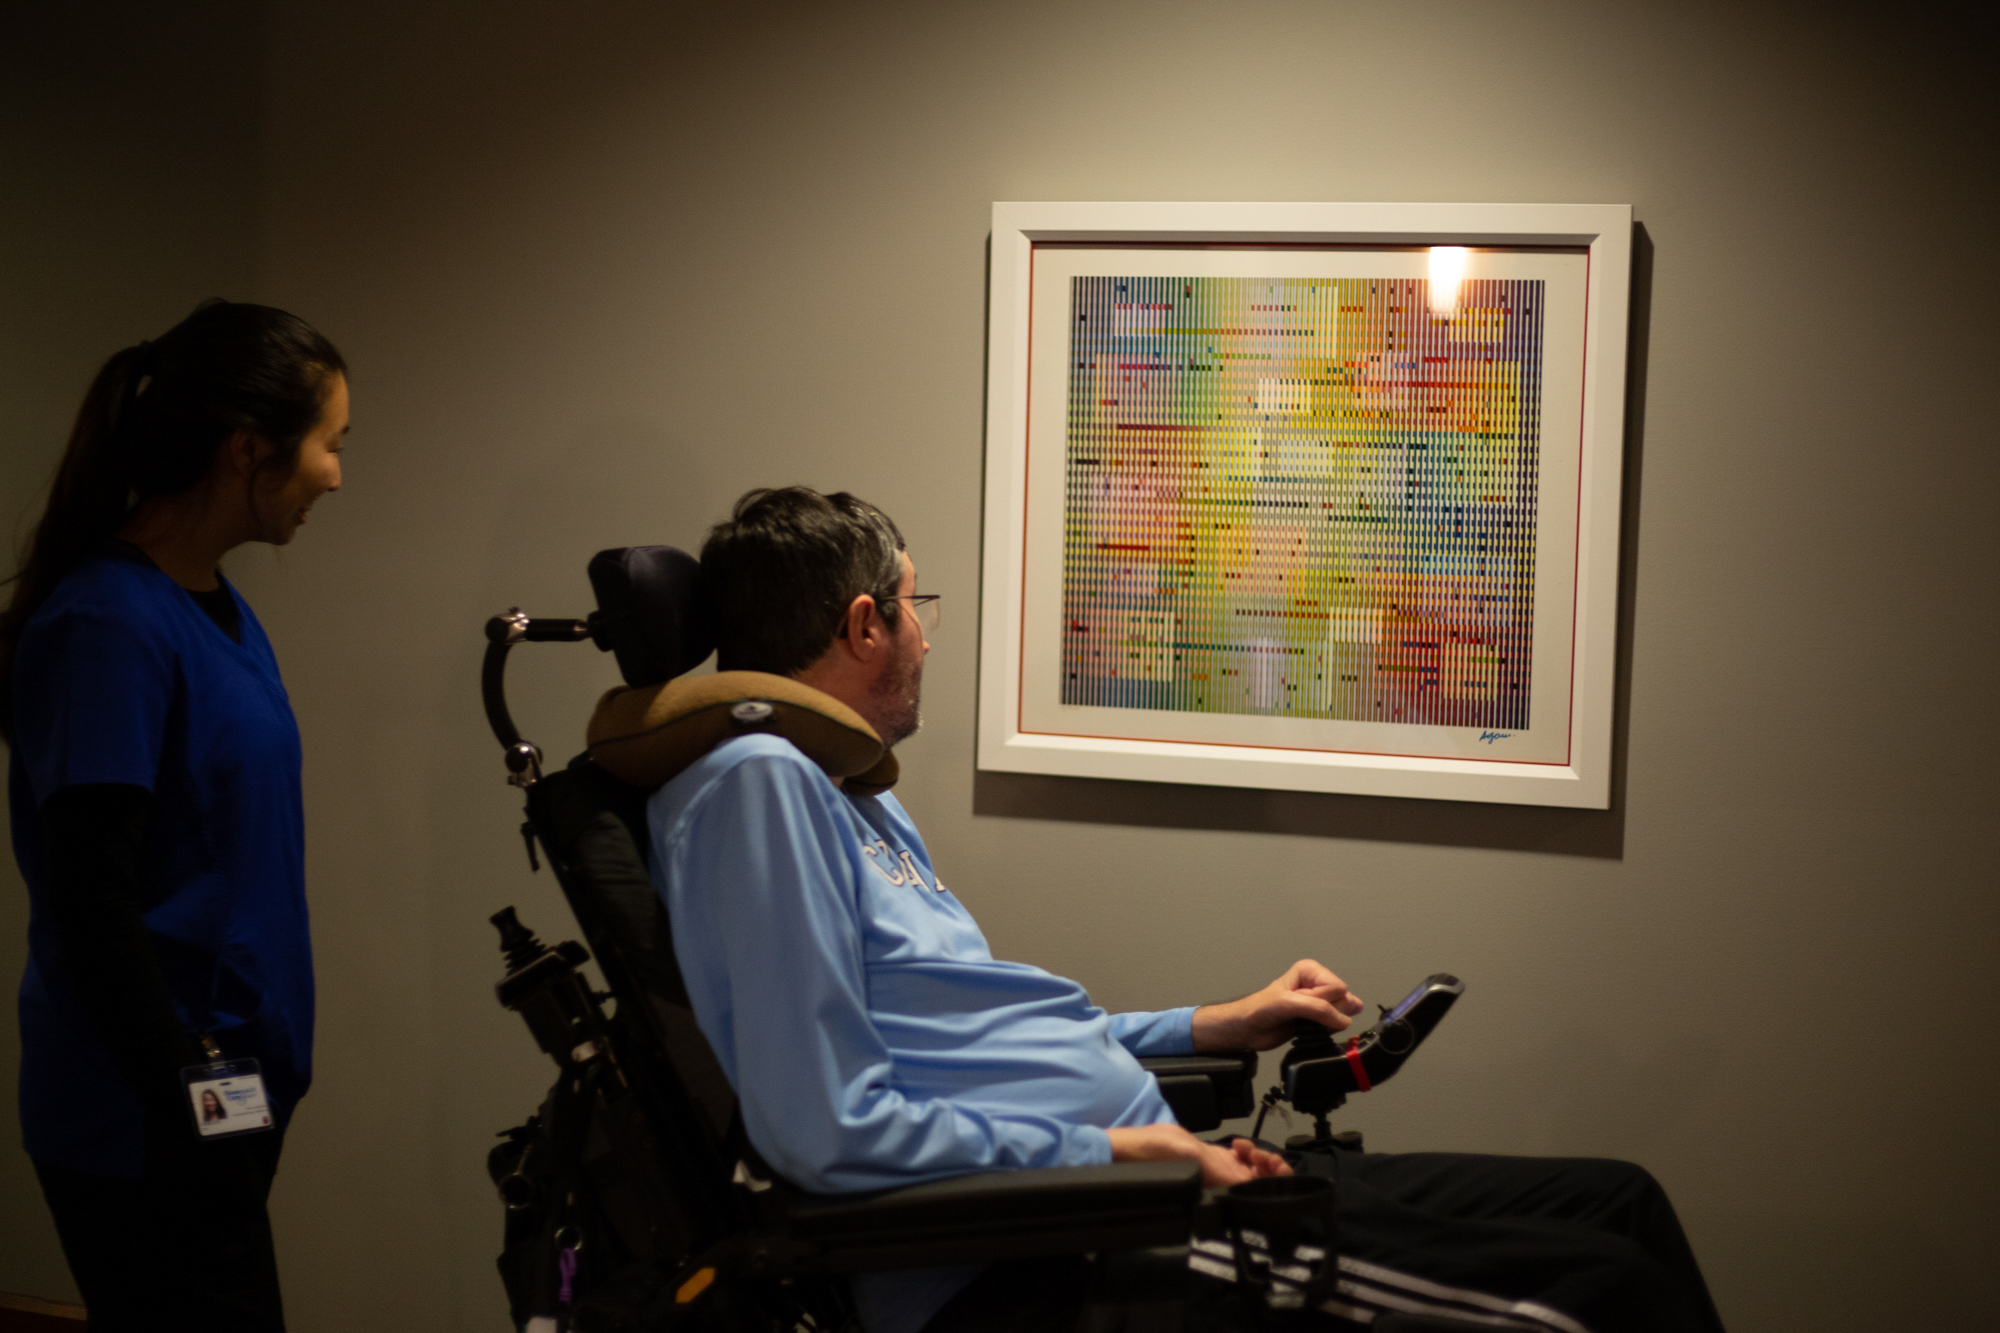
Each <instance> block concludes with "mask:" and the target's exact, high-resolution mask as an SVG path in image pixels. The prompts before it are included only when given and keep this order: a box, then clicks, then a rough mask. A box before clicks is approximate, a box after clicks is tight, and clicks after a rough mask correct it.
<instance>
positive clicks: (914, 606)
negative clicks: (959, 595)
mask: <svg viewBox="0 0 2000 1333" xmlns="http://www.w3.org/2000/svg"><path fill="white" fill-rule="evenodd" d="M943 595H944V594H942V593H935V592H915V593H909V594H907V595H905V596H902V597H888V598H884V599H883V600H885V601H890V602H908V603H909V604H910V612H911V614H912V615H914V616H916V618H917V624H918V625H919V626H920V627H921V628H922V629H923V631H924V636H925V637H926V638H928V637H929V636H931V635H933V634H935V633H937V627H938V620H939V619H940V618H941V617H942V616H943V615H944V608H943V607H942V606H941V605H939V603H938V599H939V598H940V597H942V596H943Z"/></svg>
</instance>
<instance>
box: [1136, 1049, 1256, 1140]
mask: <svg viewBox="0 0 2000 1333" xmlns="http://www.w3.org/2000/svg"><path fill="white" fill-rule="evenodd" d="M1139 1065H1140V1067H1141V1068H1143V1069H1145V1070H1146V1071H1147V1072H1148V1073H1150V1074H1152V1075H1153V1077H1155V1078H1157V1079H1158V1080H1159V1081H1160V1095H1161V1096H1162V1097H1164V1098H1166V1100H1167V1105H1168V1106H1171V1107H1172V1108H1173V1111H1174V1119H1176V1120H1178V1121H1180V1122H1181V1127H1182V1128H1183V1129H1186V1130H1189V1131H1191V1132H1193V1133H1196V1134H1200V1133H1204V1132H1206V1131H1208V1130H1211V1129H1214V1128H1215V1127H1216V1126H1217V1125H1220V1124H1221V1123H1222V1122H1223V1121H1225V1120H1232V1119H1235V1118H1236V1117H1238V1116H1246V1115H1249V1114H1251V1113H1252V1112H1253V1111H1254V1110H1255V1109H1256V1095H1255V1094H1256V1086H1255V1085H1256V1079H1257V1052H1255V1051H1226V1052H1222V1053H1220V1054H1216V1055H1156V1056H1148V1057H1147V1058H1145V1059H1143V1060H1141V1061H1139Z"/></svg>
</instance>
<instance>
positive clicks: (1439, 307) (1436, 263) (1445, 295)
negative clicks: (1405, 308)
mask: <svg viewBox="0 0 2000 1333" xmlns="http://www.w3.org/2000/svg"><path fill="white" fill-rule="evenodd" d="M1469 253H1470V252H1469V251H1468V250H1467V249H1466V248H1465V247H1464V246H1462V245H1433V246H1432V247H1431V283H1430V291H1431V313H1432V314H1433V315H1436V316H1437V317H1438V318H1440V319H1445V318H1448V317H1449V316H1450V315H1451V314H1452V312H1453V311H1455V310H1457V309H1458V284H1459V283H1460V282H1461V281H1463V280H1464V278H1465V257H1466V255H1467V254H1469Z"/></svg>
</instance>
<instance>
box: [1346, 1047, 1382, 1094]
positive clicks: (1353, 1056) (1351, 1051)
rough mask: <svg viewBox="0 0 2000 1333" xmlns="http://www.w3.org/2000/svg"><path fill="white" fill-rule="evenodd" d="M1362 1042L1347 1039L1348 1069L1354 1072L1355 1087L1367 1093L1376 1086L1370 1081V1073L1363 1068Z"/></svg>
mask: <svg viewBox="0 0 2000 1333" xmlns="http://www.w3.org/2000/svg"><path fill="white" fill-rule="evenodd" d="M1360 1040H1361V1039H1360V1038H1359V1037H1349V1038H1348V1039H1347V1048H1346V1049H1347V1067H1348V1068H1349V1069H1352V1070H1353V1071H1354V1086H1355V1087H1356V1088H1358V1089H1359V1090H1360V1091H1362V1092H1366V1091H1368V1089H1370V1088H1372V1087H1374V1086H1375V1085H1374V1084H1373V1083H1370V1082H1369V1081H1368V1071H1367V1070H1366V1069H1363V1068H1362V1067H1361V1048H1360Z"/></svg>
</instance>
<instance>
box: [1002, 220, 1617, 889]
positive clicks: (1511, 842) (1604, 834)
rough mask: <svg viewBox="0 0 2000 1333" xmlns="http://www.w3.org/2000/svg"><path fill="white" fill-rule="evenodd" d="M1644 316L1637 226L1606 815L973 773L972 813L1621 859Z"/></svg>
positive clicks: (1528, 807)
mask: <svg viewBox="0 0 2000 1333" xmlns="http://www.w3.org/2000/svg"><path fill="white" fill-rule="evenodd" d="M989 255H990V242H989ZM989 287H990V284H989ZM1652 315H1653V242H1652V238H1651V236H1649V235H1648V234H1647V232H1646V228H1645V226H1644V225H1643V224H1640V223H1634V224H1633V228H1632V306H1631V327H1630V329H1629V330H1628V331H1627V338H1628V342H1627V353H1626V368H1625V371H1626V379H1625V471H1624V488H1623V490H1624V493H1623V496H1622V500H1621V510H1622V513H1621V522H1620V524H1619V541H1618V665H1617V673H1616V678H1615V683H1614V689H1613V696H1612V720H1611V808H1610V809H1608V810H1565V809H1557V808H1553V807H1549V806H1536V805H1491V804H1487V803H1485V802H1480V801H1421V800H1410V799H1407V798H1403V797H1394V796H1342V795H1329V794H1324V793H1320V792H1294V791H1257V790H1253V789H1249V788H1244V787H1200V786H1194V785H1191V784H1185V783H1163V782H1127V781H1121V780H1118V779H1112V778H1070V777H1054V776H1049V775H1045V774H1036V773H986V772H979V773H975V774H974V775H973V785H972V812H973V814H975V815H985V816H991V817H994V818H999V819H1057V820H1064V821H1068V822H1072V823H1086V824H1124V825H1129V826H1131V827H1134V828H1188V829H1211V830H1221V831H1227V832H1240V833H1286V834H1294V835H1297V836H1301V837H1318V838H1360V839H1367V840H1372V841H1377V842H1408V843H1427V844H1430V845H1434V846H1442V847H1486V848H1492V849H1495V850H1499V851H1524V852H1550V853H1554V854H1556V855H1561V856H1594V857H1603V858H1607V859H1610V860H1619V859H1622V858H1623V857H1624V855H1625V811H1626V790H1627V789H1626V781H1627V775H1626V768H1627V765H1626V759H1627V751H1628V749H1629V744H1630V729H1631V711H1632V638H1633V621H1634V615H1633V612H1634V604H1635V602H1636V600H1637V590H1638V564H1639V561H1638V552H1639V512H1640V506H1639V493H1640V482H1641V474H1642V472H1643V467H1642V464H1643V460H1644V457H1645V434H1646V430H1645V425H1646V358H1647V350H1648V348H1647V342H1648V337H1649V334H1650V331H1651V328H1652Z"/></svg>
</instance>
